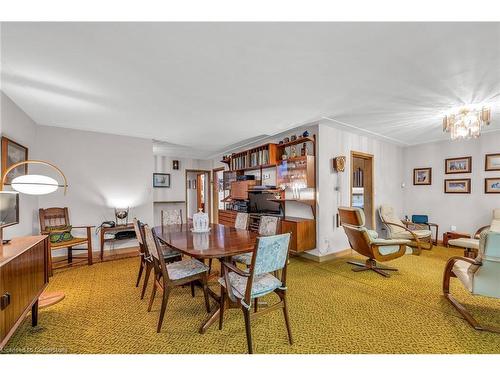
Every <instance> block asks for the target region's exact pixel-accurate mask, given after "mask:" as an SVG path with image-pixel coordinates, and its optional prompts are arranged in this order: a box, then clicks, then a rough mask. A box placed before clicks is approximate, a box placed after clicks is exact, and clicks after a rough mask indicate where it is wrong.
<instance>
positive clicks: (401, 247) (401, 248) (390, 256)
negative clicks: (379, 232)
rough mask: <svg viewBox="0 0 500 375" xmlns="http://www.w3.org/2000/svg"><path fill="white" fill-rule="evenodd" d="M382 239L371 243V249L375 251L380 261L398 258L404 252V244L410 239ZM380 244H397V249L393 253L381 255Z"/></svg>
mask: <svg viewBox="0 0 500 375" xmlns="http://www.w3.org/2000/svg"><path fill="white" fill-rule="evenodd" d="M383 241H384V242H382V240H380V241H377V242H375V243H372V244H371V248H372V251H373V252H374V253H377V258H378V259H380V260H381V261H382V262H384V261H387V260H392V259H395V258H399V257H400V256H403V255H405V254H406V246H407V245H408V244H409V243H410V242H411V241H410V240H383ZM382 246H399V250H398V251H397V252H395V253H391V254H386V255H383V254H381V253H380V250H379V249H380V247H382Z"/></svg>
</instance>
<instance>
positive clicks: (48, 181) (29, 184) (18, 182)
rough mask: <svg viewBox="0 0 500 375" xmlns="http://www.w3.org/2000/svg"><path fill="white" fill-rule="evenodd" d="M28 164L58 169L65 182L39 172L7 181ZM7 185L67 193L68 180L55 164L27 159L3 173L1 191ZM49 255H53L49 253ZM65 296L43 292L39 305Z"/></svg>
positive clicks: (35, 191)
mask: <svg viewBox="0 0 500 375" xmlns="http://www.w3.org/2000/svg"><path fill="white" fill-rule="evenodd" d="M28 164H40V165H45V166H48V167H50V168H52V169H54V170H56V171H57V172H58V173H59V174H60V175H61V177H62V179H63V183H62V184H59V183H58V182H57V181H56V180H55V179H53V178H52V177H49V176H44V175H39V174H25V175H21V176H17V177H15V178H14V179H13V180H12V181H11V182H10V183H7V175H8V174H9V173H10V172H11V171H13V170H14V169H16V168H17V167H20V166H23V165H28ZM5 185H10V186H11V187H12V189H14V190H16V191H18V192H19V193H22V194H29V195H45V194H50V193H53V192H54V191H56V190H57V189H58V188H60V187H62V188H64V195H66V192H67V189H68V181H67V179H66V176H65V175H64V173H63V172H62V171H61V170H60V169H59V168H58V167H56V166H55V165H54V164H52V163H49V162H47V161H43V160H25V161H21V162H19V163H15V164H12V165H11V166H10V167H9V168H7V169H6V170H5V172H4V174H3V175H2V180H1V182H0V191H1V190H3V189H4V187H5ZM48 256H52V255H51V254H48ZM63 298H64V293H62V292H52V293H48V292H43V293H42V294H41V295H40V299H39V302H38V303H39V307H47V306H51V305H54V304H56V303H58V302H59V301H61V300H62V299H63Z"/></svg>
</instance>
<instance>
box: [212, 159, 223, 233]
mask: <svg viewBox="0 0 500 375" xmlns="http://www.w3.org/2000/svg"><path fill="white" fill-rule="evenodd" d="M225 170H226V168H225V167H219V168H214V169H212V183H211V184H210V186H212V220H213V223H215V224H218V223H219V192H218V191H217V188H218V186H216V185H217V183H218V181H217V179H216V177H217V172H224V171H225Z"/></svg>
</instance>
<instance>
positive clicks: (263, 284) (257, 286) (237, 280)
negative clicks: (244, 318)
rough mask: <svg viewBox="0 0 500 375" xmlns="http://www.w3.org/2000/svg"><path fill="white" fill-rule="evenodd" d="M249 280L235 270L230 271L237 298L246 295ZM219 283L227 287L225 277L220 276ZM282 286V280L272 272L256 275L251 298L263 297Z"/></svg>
mask: <svg viewBox="0 0 500 375" xmlns="http://www.w3.org/2000/svg"><path fill="white" fill-rule="evenodd" d="M247 281H248V278H247V277H245V276H241V275H238V274H237V273H235V272H229V283H230V284H231V287H232V288H233V293H234V295H235V296H236V297H237V298H243V297H244V296H245V291H246V289H247ZM219 283H220V284H221V285H222V286H223V287H226V283H225V280H224V278H223V277H221V278H219ZM280 287H281V281H280V280H278V279H277V278H276V277H274V276H273V275H271V274H270V273H264V274H261V275H256V276H255V277H254V279H253V285H252V297H251V298H258V297H262V296H264V295H266V294H268V293H271V292H272V291H274V290H275V289H277V288H280Z"/></svg>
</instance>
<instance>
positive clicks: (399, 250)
mask: <svg viewBox="0 0 500 375" xmlns="http://www.w3.org/2000/svg"><path fill="white" fill-rule="evenodd" d="M339 215H340V222H341V223H342V227H343V228H344V230H345V233H346V235H347V238H348V239H349V244H350V245H351V248H352V249H353V250H354V251H356V252H358V253H359V254H361V255H364V256H365V257H367V258H368V259H367V260H366V262H365V264H363V263H358V262H347V263H349V264H353V265H355V266H357V267H355V268H353V269H352V270H353V271H354V272H359V271H367V270H371V271H374V272H376V273H378V274H380V275H382V276H385V277H389V276H390V275H389V274H388V273H387V272H385V271H397V269H396V268H389V267H383V266H380V265H379V264H377V261H380V262H385V261H389V260H392V259H396V258H399V257H402V256H403V255H405V254H406V253H411V251H412V250H411V248H409V247H408V246H407V245H409V244H410V240H406V239H398V240H385V239H380V238H378V235H377V232H375V231H372V230H368V229H366V227H365V214H364V212H363V210H362V209H360V208H357V207H339Z"/></svg>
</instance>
